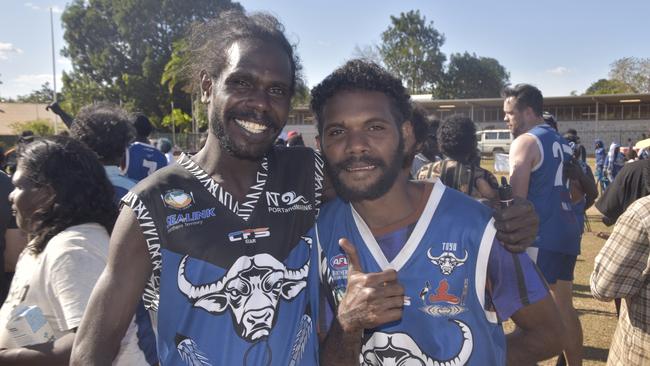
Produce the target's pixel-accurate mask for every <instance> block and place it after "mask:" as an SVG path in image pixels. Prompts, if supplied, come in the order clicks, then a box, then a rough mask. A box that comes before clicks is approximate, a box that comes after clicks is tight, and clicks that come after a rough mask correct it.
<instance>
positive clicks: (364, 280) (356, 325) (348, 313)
mask: <svg viewBox="0 0 650 366" xmlns="http://www.w3.org/2000/svg"><path fill="white" fill-rule="evenodd" d="M339 245H340V246H341V248H342V249H343V251H345V254H346V255H347V257H348V286H347V289H346V291H345V294H344V295H343V299H341V303H340V304H339V307H338V311H337V319H338V321H339V323H340V324H341V328H342V329H343V331H344V332H346V333H353V332H359V331H361V330H363V329H370V328H374V327H377V326H379V325H382V324H385V323H389V322H392V321H396V320H399V319H400V318H401V317H402V308H403V306H404V288H403V287H402V285H400V284H399V282H397V272H396V271H395V270H394V269H387V270H384V271H382V272H376V273H365V272H364V271H363V267H362V266H361V262H360V261H359V255H358V254H357V250H356V248H355V246H354V245H353V244H352V243H350V241H349V240H348V239H345V238H342V239H340V240H339Z"/></svg>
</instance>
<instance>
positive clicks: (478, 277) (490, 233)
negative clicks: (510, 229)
mask: <svg viewBox="0 0 650 366" xmlns="http://www.w3.org/2000/svg"><path fill="white" fill-rule="evenodd" d="M496 232H497V231H496V228H495V227H494V219H492V218H491V219H490V221H489V222H488V223H487V225H486V226H485V230H484V231H483V237H482V238H481V244H480V246H479V251H478V257H477V260H476V274H475V276H474V278H475V281H476V282H475V284H474V288H475V289H476V297H477V298H478V301H479V303H480V304H481V308H483V311H484V312H485V318H486V319H487V320H488V321H489V322H490V323H493V324H497V323H498V322H499V319H498V317H497V313H496V312H494V311H489V310H485V290H486V284H487V267H488V261H489V258H490V252H491V251H492V245H493V244H494V237H495V235H496Z"/></svg>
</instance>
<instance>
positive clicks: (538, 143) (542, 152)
mask: <svg viewBox="0 0 650 366" xmlns="http://www.w3.org/2000/svg"><path fill="white" fill-rule="evenodd" d="M538 126H539V125H538ZM535 127H537V126H535ZM535 127H533V128H535ZM526 135H529V136H532V137H534V138H535V142H537V147H538V148H539V156H540V158H539V163H537V165H535V167H534V168H533V169H532V170H531V171H530V172H531V173H532V172H534V171H536V170H537V169H539V167H541V166H542V164H543V163H544V146H542V141H540V140H539V138H538V137H537V136H535V135H533V134H532V133H530V132H526Z"/></svg>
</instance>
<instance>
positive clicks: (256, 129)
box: [235, 119, 268, 133]
mask: <svg viewBox="0 0 650 366" xmlns="http://www.w3.org/2000/svg"><path fill="white" fill-rule="evenodd" d="M235 122H237V124H238V125H239V127H241V128H243V129H244V130H246V131H248V132H250V133H262V132H264V131H266V129H267V128H268V127H266V126H264V125H262V124H259V123H257V122H251V121H244V120H241V119H235Z"/></svg>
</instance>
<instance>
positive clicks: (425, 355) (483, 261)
mask: <svg viewBox="0 0 650 366" xmlns="http://www.w3.org/2000/svg"><path fill="white" fill-rule="evenodd" d="M491 215H492V213H491V210H490V209H489V208H487V207H485V206H483V205H481V204H480V203H478V202H476V201H474V200H473V199H471V198H469V197H467V196H466V195H464V194H462V193H460V192H458V191H455V190H453V189H448V188H446V187H445V186H444V185H443V184H442V183H440V182H436V183H435V186H434V188H433V191H432V193H431V194H430V195H429V198H428V201H427V204H426V207H425V209H424V212H423V213H422V215H421V216H420V218H419V220H418V222H417V223H416V225H415V228H414V229H413V231H412V233H411V235H410V236H409V238H408V240H407V241H406V244H405V245H404V247H403V248H402V249H401V251H400V252H399V253H398V254H397V256H396V257H395V258H394V259H393V260H392V261H388V260H387V259H386V257H385V256H384V254H383V252H382V249H381V248H380V247H379V244H378V243H377V241H376V239H375V237H374V236H373V234H372V232H371V231H370V229H369V228H368V226H367V225H366V223H365V222H364V221H363V219H362V218H361V217H360V216H359V214H357V212H356V211H355V210H354V208H353V207H352V205H350V204H349V203H345V202H343V201H341V200H339V199H337V200H335V201H333V202H331V203H328V204H327V205H325V206H324V207H323V208H322V210H321V213H320V216H319V219H318V222H317V223H316V225H315V227H314V229H313V234H310V235H311V236H314V237H315V238H316V242H317V243H318V247H319V257H320V271H319V272H320V275H321V282H322V283H323V285H324V287H325V288H326V289H327V290H328V291H327V295H328V299H329V301H330V303H332V304H333V305H334V306H338V303H339V302H340V300H341V298H342V296H343V294H344V292H345V288H346V286H347V268H348V264H347V257H346V255H345V253H344V252H343V250H342V249H341V248H340V246H339V245H338V240H339V238H342V237H346V238H348V239H349V240H350V241H351V242H352V243H353V244H354V245H355V246H356V248H357V252H358V254H359V259H360V261H361V265H362V267H363V269H364V271H366V272H380V271H382V270H386V269H390V268H393V269H395V270H396V271H397V276H398V281H399V283H400V284H401V285H402V286H404V290H405V296H406V301H405V304H404V312H403V315H402V319H401V320H400V321H397V322H393V323H389V324H385V325H382V326H379V327H377V328H375V329H367V330H366V331H365V334H364V335H363V341H362V349H361V354H360V356H359V358H360V364H361V365H373V366H374V365H438V364H440V365H446V364H453V365H504V364H505V355H506V353H505V352H506V349H505V347H506V343H505V336H504V334H503V330H502V327H501V324H500V323H499V322H498V319H497V314H496V313H495V312H492V311H488V310H485V309H486V308H489V307H488V306H486V296H485V293H486V292H485V289H486V276H487V265H488V258H489V255H490V250H491V248H492V243H493V242H494V236H495V233H496V230H495V228H494V226H493V221H492V219H491Z"/></svg>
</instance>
